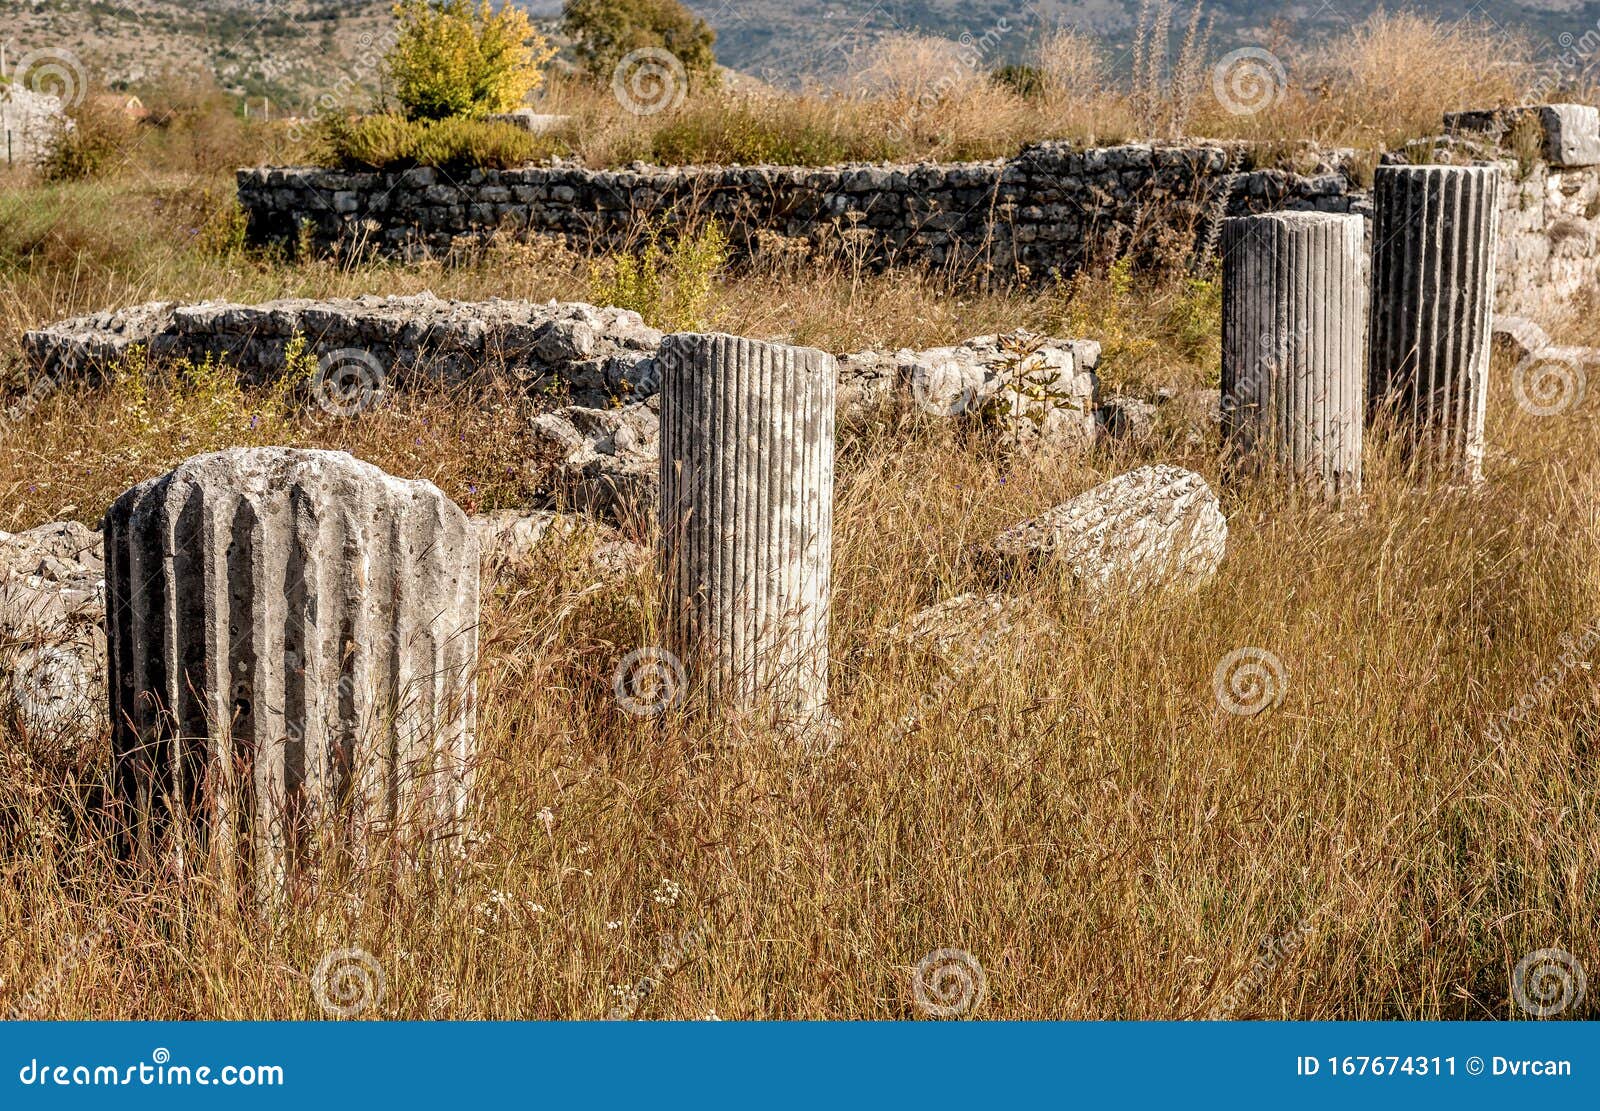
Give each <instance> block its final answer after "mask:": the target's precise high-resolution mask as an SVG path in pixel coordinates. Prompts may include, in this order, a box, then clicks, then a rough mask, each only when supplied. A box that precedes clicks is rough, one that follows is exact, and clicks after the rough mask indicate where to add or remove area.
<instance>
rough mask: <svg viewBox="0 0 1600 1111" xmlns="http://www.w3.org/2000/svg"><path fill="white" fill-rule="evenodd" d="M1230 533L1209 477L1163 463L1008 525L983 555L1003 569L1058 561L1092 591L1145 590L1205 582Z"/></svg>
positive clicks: (1223, 551)
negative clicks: (1112, 589)
mask: <svg viewBox="0 0 1600 1111" xmlns="http://www.w3.org/2000/svg"><path fill="white" fill-rule="evenodd" d="M1227 540H1228V523H1227V520H1226V519H1225V518H1224V517H1223V515H1222V507H1221V506H1220V504H1219V503H1218V501H1217V497H1216V495H1215V494H1214V493H1212V491H1211V487H1210V486H1208V485H1207V484H1206V480H1205V479H1204V478H1202V477H1201V476H1200V475H1198V474H1195V473H1194V472H1193V471H1187V470H1184V469H1183V468H1181V467H1173V466H1168V465H1166V464H1157V465H1156V466H1152V467H1140V468H1139V469H1138V470H1136V471H1130V472H1129V473H1127V474H1124V475H1119V476H1118V477H1116V478H1113V479H1111V480H1110V481H1109V482H1104V483H1102V484H1100V485H1099V486H1096V487H1094V488H1093V489H1092V490H1089V491H1087V492H1085V493H1083V494H1079V495H1078V496H1077V497H1075V498H1073V499H1072V500H1071V501H1068V502H1065V503H1063V504H1061V505H1058V506H1056V507H1055V508H1054V509H1051V510H1049V511H1048V512H1046V513H1043V514H1041V515H1040V516H1038V517H1034V518H1031V519H1029V520H1026V521H1023V522H1021V523H1020V524H1017V525H1014V526H1012V527H1011V528H1009V529H1006V530H1005V531H1004V532H1002V533H1001V534H1000V535H999V536H997V537H995V538H994V539H993V540H992V541H990V542H989V543H988V544H987V545H986V546H984V547H983V548H982V549H980V551H979V553H978V554H979V557H980V559H981V560H982V561H984V562H986V563H988V564H990V565H991V566H994V567H995V568H996V569H997V570H998V571H1000V572H1001V573H1002V574H1005V573H1014V572H1016V571H1017V570H1021V569H1031V568H1038V567H1042V566H1049V565H1056V566H1061V567H1064V568H1065V569H1066V570H1067V571H1069V572H1070V573H1071V575H1072V576H1073V578H1074V579H1075V580H1076V581H1077V582H1078V583H1079V584H1081V585H1082V586H1084V587H1085V588H1088V589H1091V590H1095V589H1100V588H1105V587H1110V586H1122V587H1124V588H1128V589H1133V590H1144V589H1149V588H1153V587H1157V586H1164V585H1169V584H1171V585H1178V586H1186V587H1193V586H1198V585H1200V584H1202V583H1204V582H1205V581H1206V580H1208V579H1210V578H1211V576H1212V575H1214V574H1215V573H1216V571H1217V567H1218V566H1219V565H1220V564H1221V562H1222V557H1223V555H1224V553H1225V551H1226V549H1227Z"/></svg>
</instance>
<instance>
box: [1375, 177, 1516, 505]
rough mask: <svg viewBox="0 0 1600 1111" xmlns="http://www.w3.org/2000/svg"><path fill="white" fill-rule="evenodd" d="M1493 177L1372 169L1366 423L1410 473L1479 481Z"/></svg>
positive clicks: (1490, 303)
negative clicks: (1436, 472)
mask: <svg viewBox="0 0 1600 1111" xmlns="http://www.w3.org/2000/svg"><path fill="white" fill-rule="evenodd" d="M1499 186H1500V171H1499V169H1498V167H1494V166H1380V167H1379V168H1378V171H1377V175H1376V178H1375V179H1374V184H1373V207H1374V223H1373V230H1372V327H1371V332H1370V336H1371V341H1370V347H1369V355H1368V379H1367V412H1368V419H1369V420H1372V419H1380V418H1386V419H1390V420H1393V421H1394V424H1395V426H1396V428H1397V430H1398V432H1399V433H1400V435H1401V436H1402V437H1403V445H1404V447H1405V449H1406V450H1407V451H1408V452H1409V453H1410V454H1412V455H1413V456H1414V457H1416V458H1417V459H1418V461H1420V462H1428V463H1431V464H1433V465H1438V466H1441V467H1444V468H1447V469H1449V470H1452V471H1455V472H1457V473H1459V474H1460V475H1462V476H1463V477H1465V478H1468V479H1472V480H1476V479H1477V478H1479V477H1481V474H1482V467H1483V414H1484V401H1485V395H1486V386H1487V377H1488V371H1489V346H1490V334H1489V323H1490V316H1491V313H1492V312H1493V307H1494V256H1495V239H1496V235H1497V234H1498V225H1499V207H1498V203H1497V194H1498V192H1499Z"/></svg>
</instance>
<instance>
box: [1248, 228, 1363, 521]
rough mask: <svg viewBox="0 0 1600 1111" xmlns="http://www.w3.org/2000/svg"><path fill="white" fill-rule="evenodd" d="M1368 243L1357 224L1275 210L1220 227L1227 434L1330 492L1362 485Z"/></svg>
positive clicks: (1256, 457)
mask: <svg viewBox="0 0 1600 1111" xmlns="http://www.w3.org/2000/svg"><path fill="white" fill-rule="evenodd" d="M1365 256H1366V243H1365V228H1364V221H1363V220H1362V218H1361V217H1360V216H1350V215H1337V214H1333V213H1326V212H1274V213H1268V214H1266V215H1261V216H1244V217H1239V218H1236V219H1231V220H1226V221H1224V222H1223V225H1222V259H1223V261H1222V438H1223V446H1224V449H1225V450H1226V451H1227V452H1228V455H1229V457H1230V460H1231V461H1232V462H1233V463H1234V464H1236V465H1247V466H1248V465H1252V464H1255V465H1263V464H1264V465H1268V466H1271V467H1273V468H1274V469H1276V470H1278V471H1280V472H1283V473H1286V474H1290V475H1293V476H1295V477H1297V478H1301V479H1305V480H1307V481H1310V482H1314V483H1317V484H1320V486H1321V487H1322V489H1323V490H1324V491H1325V492H1326V493H1328V494H1330V495H1338V494H1341V493H1347V492H1354V491H1358V490H1360V488H1361V429H1362V421H1363V420H1364V419H1365V411H1364V405H1363V400H1364V397H1365V393H1366V380H1365V367H1366V349H1365V348H1366V313H1367V282H1366V263H1365Z"/></svg>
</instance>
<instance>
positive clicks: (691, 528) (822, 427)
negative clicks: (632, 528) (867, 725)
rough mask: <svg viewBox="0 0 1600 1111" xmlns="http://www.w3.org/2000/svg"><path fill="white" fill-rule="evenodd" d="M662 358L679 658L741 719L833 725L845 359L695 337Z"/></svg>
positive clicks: (664, 460) (675, 342) (669, 569)
mask: <svg viewBox="0 0 1600 1111" xmlns="http://www.w3.org/2000/svg"><path fill="white" fill-rule="evenodd" d="M657 358H658V360H659V362H660V367H661V511H660V512H661V518H660V520H661V543H662V571H663V576H662V577H663V583H664V591H665V602H666V609H665V619H664V620H665V624H666V630H667V637H668V640H669V647H671V648H672V650H673V651H675V652H677V653H679V654H680V655H681V656H682V657H683V660H684V663H685V664H686V665H687V666H688V667H689V669H690V674H691V677H698V678H699V679H700V680H701V682H702V683H703V685H704V686H705V687H707V688H708V689H709V690H711V691H712V692H713V693H714V694H716V695H719V696H720V697H721V698H723V699H725V700H726V701H727V702H728V703H730V704H731V705H732V706H733V707H735V708H740V709H749V708H753V707H755V706H758V705H770V706H771V707H772V708H773V709H775V710H776V711H777V712H778V714H779V716H780V718H781V719H782V720H783V721H784V722H785V723H786V724H788V725H791V726H798V727H801V728H810V727H811V726H813V725H814V724H818V723H822V722H824V721H825V720H826V718H827V714H826V706H827V699H828V613H829V599H830V594H831V579H832V575H831V565H832V555H833V444H834V378H835V374H836V368H835V365H834V359H833V357H832V356H831V355H828V354H825V353H823V352H821V351H815V350H812V349H810V348H806V347H788V346H784V345H782V344H775V343H758V342H756V341H754V340H748V339H741V338H739V337H737V336H727V335H695V334H680V335H672V336H668V337H667V338H666V340H665V341H664V342H663V343H662V345H661V349H660V352H659V354H658V356H657Z"/></svg>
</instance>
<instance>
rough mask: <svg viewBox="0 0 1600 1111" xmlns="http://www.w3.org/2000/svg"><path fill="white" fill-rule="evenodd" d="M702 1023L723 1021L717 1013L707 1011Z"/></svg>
mask: <svg viewBox="0 0 1600 1111" xmlns="http://www.w3.org/2000/svg"><path fill="white" fill-rule="evenodd" d="M700 1021H701V1022H721V1021H722V1016H721V1015H719V1014H717V1012H716V1011H707V1012H706V1017H705V1018H703V1019H701V1020H700Z"/></svg>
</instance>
